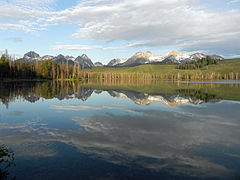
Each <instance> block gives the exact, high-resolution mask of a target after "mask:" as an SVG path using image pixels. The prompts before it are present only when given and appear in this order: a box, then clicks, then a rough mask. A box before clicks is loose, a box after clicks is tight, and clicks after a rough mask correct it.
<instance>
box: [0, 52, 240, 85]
mask: <svg viewBox="0 0 240 180" xmlns="http://www.w3.org/2000/svg"><path fill="white" fill-rule="evenodd" d="M0 79H33V80H34V79H53V80H83V79H84V80H87V79H95V80H99V81H106V82H109V83H112V82H113V81H114V82H117V81H121V80H128V81H133V80H134V81H135V80H187V81H190V80H239V79H240V60H239V59H234V60H224V61H219V60H214V59H211V58H209V57H206V58H203V59H200V60H198V61H192V62H188V63H186V64H180V65H176V64H144V65H139V66H133V67H94V68H84V66H81V65H80V64H78V63H74V65H70V64H68V63H66V64H64V63H56V62H55V61H52V60H44V61H31V62H29V61H27V60H23V59H20V60H12V59H11V58H9V57H7V56H5V55H2V57H1V58H0Z"/></svg>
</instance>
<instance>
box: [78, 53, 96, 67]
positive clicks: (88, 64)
mask: <svg viewBox="0 0 240 180" xmlns="http://www.w3.org/2000/svg"><path fill="white" fill-rule="evenodd" d="M75 62H77V63H79V64H80V65H83V66H84V67H85V68H86V67H87V68H91V67H94V64H93V63H92V61H91V59H90V58H89V57H88V56H87V55H86V54H83V55H81V56H78V57H77V58H76V59H75Z"/></svg>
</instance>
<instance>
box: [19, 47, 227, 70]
mask: <svg viewBox="0 0 240 180" xmlns="http://www.w3.org/2000/svg"><path fill="white" fill-rule="evenodd" d="M207 56H209V57H211V58H212V59H216V60H223V59H224V58H223V57H221V56H219V55H206V54H203V53H194V54H184V53H181V52H178V51H176V50H172V51H170V52H169V53H167V54H165V55H162V56H157V55H154V54H152V53H151V52H150V51H147V52H146V53H144V52H137V53H135V54H134V55H133V56H131V57H130V58H125V59H121V58H116V59H113V60H111V61H110V62H109V63H108V64H107V65H106V66H109V67H114V66H120V67H121V66H136V65H141V64H151V63H165V64H183V63H186V62H190V61H197V60H199V59H201V58H206V57H207ZM22 59H24V60H26V61H28V62H32V61H45V60H53V61H55V62H56V63H65V64H66V63H68V64H70V65H74V64H75V63H78V64H80V65H81V66H84V67H86V68H91V67H102V66H104V65H103V64H102V63H101V62H96V63H95V64H93V62H92V60H91V59H90V58H89V57H88V56H87V55H86V54H82V55H81V56H78V57H77V58H75V57H73V56H64V55H62V54H59V55H58V56H50V55H45V56H43V57H41V56H40V55H39V54H37V53H35V52H34V51H30V52H28V53H26V54H24V56H23V58H22Z"/></svg>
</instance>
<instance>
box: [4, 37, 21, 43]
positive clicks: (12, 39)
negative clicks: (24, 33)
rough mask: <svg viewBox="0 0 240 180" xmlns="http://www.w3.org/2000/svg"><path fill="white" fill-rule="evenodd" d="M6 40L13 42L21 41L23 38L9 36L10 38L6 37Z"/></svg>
mask: <svg viewBox="0 0 240 180" xmlns="http://www.w3.org/2000/svg"><path fill="white" fill-rule="evenodd" d="M7 40H9V41H12V42H14V43H19V42H23V40H22V39H21V38H19V37H10V38H7Z"/></svg>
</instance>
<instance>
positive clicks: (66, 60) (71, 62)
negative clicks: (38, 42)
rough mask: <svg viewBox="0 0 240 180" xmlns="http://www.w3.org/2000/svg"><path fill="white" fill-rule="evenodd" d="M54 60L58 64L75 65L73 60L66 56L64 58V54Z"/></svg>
mask: <svg viewBox="0 0 240 180" xmlns="http://www.w3.org/2000/svg"><path fill="white" fill-rule="evenodd" d="M53 60H54V61H55V62H56V63H63V64H67V63H68V64H71V65H73V64H74V61H72V60H68V59H67V58H66V57H65V56H63V55H62V54H59V55H58V56H57V57H54V58H53Z"/></svg>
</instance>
